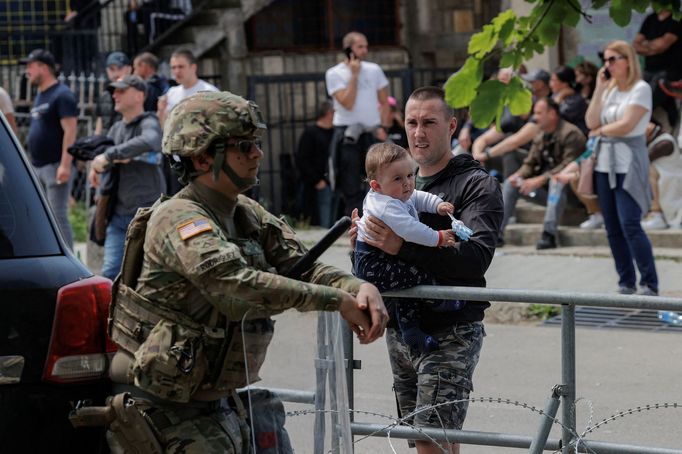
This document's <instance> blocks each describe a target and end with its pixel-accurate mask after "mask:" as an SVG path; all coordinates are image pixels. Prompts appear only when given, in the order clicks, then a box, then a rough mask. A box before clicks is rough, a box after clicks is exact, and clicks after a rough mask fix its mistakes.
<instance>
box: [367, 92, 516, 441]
mask: <svg viewBox="0 0 682 454" xmlns="http://www.w3.org/2000/svg"><path fill="white" fill-rule="evenodd" d="M456 126H457V122H456V120H455V118H454V116H453V112H452V109H450V108H449V107H448V105H447V104H446V102H445V97H444V93H443V90H441V89H440V88H435V87H424V88H420V89H417V90H415V92H414V93H412V94H411V95H410V98H409V99H408V101H407V104H406V106H405V130H406V132H407V139H408V144H409V147H410V154H411V155H412V157H413V158H414V160H415V161H417V164H419V170H418V172H417V178H416V188H417V189H419V190H422V191H428V192H430V193H432V194H435V195H438V196H439V197H441V198H442V199H443V200H445V201H446V202H450V203H452V204H453V205H454V206H455V213H454V215H455V217H456V218H457V219H461V220H462V222H464V224H465V225H467V226H468V227H470V228H471V229H472V230H473V231H474V233H473V235H472V236H471V238H470V239H469V241H464V242H458V243H456V244H455V246H454V247H448V248H432V247H427V246H421V245H418V244H414V243H407V242H404V241H403V240H402V239H401V238H400V237H399V236H397V235H396V234H395V233H393V232H392V231H391V230H390V229H389V228H388V227H387V226H386V225H385V224H384V223H382V222H381V221H380V220H378V219H376V218H372V217H369V219H368V220H367V221H366V223H365V228H366V229H367V231H368V233H369V235H370V236H371V238H368V239H367V240H366V241H367V243H369V244H370V245H372V246H375V247H378V248H379V249H381V250H383V251H384V252H386V253H388V254H391V255H394V256H396V257H397V258H398V259H399V260H402V261H404V262H406V263H410V264H414V265H417V266H418V267H420V268H421V269H423V270H426V271H427V272H428V273H429V274H431V275H432V276H434V277H435V278H436V280H437V281H438V282H439V283H441V285H457V286H473V287H484V286H485V277H484V274H485V271H486V270H487V269H488V266H489V265H490V262H491V260H492V258H493V255H494V252H495V242H496V240H497V232H498V231H497V229H498V228H499V226H500V223H501V221H502V213H503V209H502V194H501V192H500V185H499V184H498V183H497V181H496V180H495V179H494V178H493V177H491V176H490V175H488V173H487V172H486V170H485V169H483V168H482V167H481V165H480V164H479V163H478V162H477V161H475V160H473V159H472V158H471V156H470V155H468V154H464V155H458V156H455V157H453V156H452V153H451V152H450V138H451V137H452V134H453V133H454V131H455V129H456ZM419 220H420V221H421V222H423V223H424V224H426V225H428V226H429V227H431V228H432V229H434V230H442V229H446V228H449V227H450V226H449V224H450V220H449V219H448V218H447V217H444V216H439V215H437V214H431V213H421V214H420V217H419ZM398 304H400V303H399V300H398ZM488 307H490V303H487V302H480V301H467V302H466V305H465V306H464V308H462V309H460V310H458V311H451V312H437V311H434V310H433V309H432V308H430V306H429V305H426V304H425V305H423V306H422V308H421V316H420V327H421V328H422V330H424V331H425V332H427V333H428V334H430V335H431V336H433V337H434V338H435V339H436V340H437V341H438V345H439V347H438V349H437V350H435V351H433V352H431V353H415V352H411V351H410V348H409V347H408V346H407V345H406V344H405V342H404V341H403V339H402V336H401V335H400V332H399V327H398V326H397V325H396V324H395V323H392V324H391V325H389V329H388V330H387V334H386V342H387V344H388V352H389V357H390V361H391V368H392V370H393V383H394V388H395V392H396V397H397V399H398V405H399V408H400V411H401V414H402V416H403V417H406V418H407V419H408V422H413V423H414V425H416V426H417V427H445V428H447V429H461V428H462V424H463V423H464V418H465V416H466V413H467V408H468V401H467V399H468V398H469V393H470V392H471V391H472V390H473V383H472V381H471V380H472V376H473V373H474V368H475V367H476V364H477V363H478V358H479V353H480V350H481V346H482V344H483V336H484V335H485V334H484V330H483V323H482V321H483V311H484V310H485V309H486V308H488ZM393 318H395V317H393ZM451 401H454V403H453V404H449V403H448V402H451ZM416 446H417V451H418V453H419V454H426V453H442V452H444V450H445V452H448V453H458V452H459V445H458V444H455V443H446V444H445V445H444V446H443V447H442V448H441V447H439V446H437V445H435V444H433V443H430V442H428V441H417V442H416Z"/></svg>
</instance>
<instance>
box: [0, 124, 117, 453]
mask: <svg viewBox="0 0 682 454" xmlns="http://www.w3.org/2000/svg"><path fill="white" fill-rule="evenodd" d="M110 301H111V281H109V280H108V279H104V278H102V277H98V276H93V274H92V273H91V272H90V271H89V270H88V269H87V268H86V267H85V266H84V265H83V264H82V263H81V262H80V261H79V260H78V259H77V258H76V257H74V255H73V254H72V253H71V251H70V250H69V249H68V248H67V246H66V245H65V243H64V241H63V239H62V237H61V235H60V233H59V230H58V228H57V225H56V223H55V220H54V218H53V216H52V213H51V211H50V210H49V208H48V205H47V202H46V199H45V197H44V195H43V192H42V190H41V189H40V187H39V183H38V181H37V179H36V178H35V176H34V174H33V171H32V169H31V166H30V164H29V161H28V160H27V158H26V156H25V155H24V152H23V150H22V149H21V146H20V144H19V142H18V141H17V139H16V138H15V137H14V135H13V134H12V133H11V132H10V128H9V126H8V124H7V122H6V120H5V118H4V116H3V115H2V114H0V453H3V454H4V453H45V452H52V453H61V452H68V453H98V452H108V449H107V447H106V442H105V440H104V429H103V428H87V429H77V430H76V429H74V428H73V427H72V426H71V424H70V422H69V420H68V415H69V411H70V410H71V408H72V405H73V404H75V403H76V402H77V401H78V400H82V399H88V400H91V401H92V402H93V404H96V405H101V404H103V402H104V399H105V397H106V396H107V395H109V394H110V393H109V391H110V382H109V380H108V378H107V370H108V363H109V359H110V356H111V352H113V351H114V350H115V346H114V345H113V344H112V343H111V342H110V341H109V340H108V338H107V336H106V334H105V333H106V323H107V313H108V307H109V303H110Z"/></svg>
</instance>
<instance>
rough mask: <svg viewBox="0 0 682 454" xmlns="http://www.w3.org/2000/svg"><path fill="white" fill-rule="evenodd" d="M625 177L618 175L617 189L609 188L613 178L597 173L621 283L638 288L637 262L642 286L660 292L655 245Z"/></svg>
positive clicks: (595, 175) (604, 214)
mask: <svg viewBox="0 0 682 454" xmlns="http://www.w3.org/2000/svg"><path fill="white" fill-rule="evenodd" d="M623 180H625V174H623V173H618V174H616V187H615V188H614V189H611V188H610V187H609V175H608V174H607V173H604V172H594V184H595V189H596V192H597V196H598V198H599V206H600V207H601V212H602V215H603V216H604V225H605V227H606V236H607V238H608V240H609V246H610V247H611V253H612V254H613V260H614V261H615V262H616V271H617V272H618V277H619V280H618V284H619V285H620V286H624V287H629V288H635V284H636V283H637V276H636V274H635V267H634V264H633V259H634V262H635V263H636V264H637V268H638V269H639V274H640V275H641V279H640V283H639V284H640V286H647V287H649V288H650V289H652V290H654V291H655V292H658V275H657V274H656V264H655V263H654V254H653V251H652V249H651V242H650V241H649V237H647V236H646V233H644V230H643V229H642V226H641V224H640V221H641V220H642V210H641V209H640V208H639V205H637V202H635V200H634V199H633V198H632V197H631V196H630V194H628V193H627V192H626V191H625V189H623Z"/></svg>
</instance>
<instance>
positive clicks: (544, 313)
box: [528, 304, 561, 320]
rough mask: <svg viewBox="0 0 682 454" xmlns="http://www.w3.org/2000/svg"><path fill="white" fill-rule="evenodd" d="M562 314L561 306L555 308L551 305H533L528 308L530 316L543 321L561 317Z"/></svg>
mask: <svg viewBox="0 0 682 454" xmlns="http://www.w3.org/2000/svg"><path fill="white" fill-rule="evenodd" d="M560 312H561V311H560V310H559V306H553V305H550V304H531V305H530V306H528V315H529V316H531V317H535V318H539V319H541V320H547V319H548V318H552V317H555V316H557V315H559V313H560Z"/></svg>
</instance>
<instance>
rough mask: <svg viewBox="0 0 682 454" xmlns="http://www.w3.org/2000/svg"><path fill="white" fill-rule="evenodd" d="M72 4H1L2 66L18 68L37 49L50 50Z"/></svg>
mask: <svg viewBox="0 0 682 454" xmlns="http://www.w3.org/2000/svg"><path fill="white" fill-rule="evenodd" d="M68 3H69V0H0V36H2V37H3V39H0V64H15V63H17V61H18V60H19V59H21V58H23V57H25V56H26V55H27V54H28V53H29V52H30V51H31V50H33V49H36V48H44V49H47V48H49V47H50V46H49V45H50V42H49V36H48V34H47V32H49V31H54V30H55V28H56V25H57V24H61V23H62V22H63V20H64V16H66V13H67V7H68Z"/></svg>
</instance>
